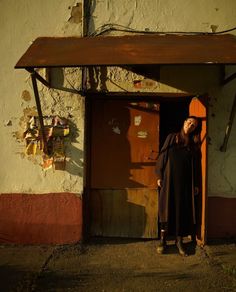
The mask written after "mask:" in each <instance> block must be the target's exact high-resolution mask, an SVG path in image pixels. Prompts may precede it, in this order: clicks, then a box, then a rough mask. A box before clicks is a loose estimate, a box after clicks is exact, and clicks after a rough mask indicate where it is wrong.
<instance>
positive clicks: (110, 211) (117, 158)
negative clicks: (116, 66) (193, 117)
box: [89, 99, 159, 238]
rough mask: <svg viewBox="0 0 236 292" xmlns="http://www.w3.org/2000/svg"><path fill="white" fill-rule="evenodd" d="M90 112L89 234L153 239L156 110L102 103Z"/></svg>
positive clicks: (116, 102) (128, 103) (155, 107)
mask: <svg viewBox="0 0 236 292" xmlns="http://www.w3.org/2000/svg"><path fill="white" fill-rule="evenodd" d="M91 106H92V109H91V119H92V121H91V141H90V145H91V153H90V160H91V169H90V196H89V214H90V234H91V235H96V236H118V237H136V238H155V237H157V232H158V230H157V192H156V176H155V161H156V158H157V152H158V150H159V104H158V103H153V102H146V101H138V102H136V101H131V100H129V101H127V100H106V99H102V100H94V101H93V102H92V105H91Z"/></svg>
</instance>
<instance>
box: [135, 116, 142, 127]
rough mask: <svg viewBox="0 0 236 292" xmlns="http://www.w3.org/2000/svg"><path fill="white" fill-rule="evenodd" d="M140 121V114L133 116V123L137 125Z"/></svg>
mask: <svg viewBox="0 0 236 292" xmlns="http://www.w3.org/2000/svg"><path fill="white" fill-rule="evenodd" d="M141 122H142V116H135V117H134V125H135V126H139V125H140V124H141Z"/></svg>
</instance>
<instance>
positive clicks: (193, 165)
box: [156, 116, 201, 256]
mask: <svg viewBox="0 0 236 292" xmlns="http://www.w3.org/2000/svg"><path fill="white" fill-rule="evenodd" d="M200 132H201V120H200V119H198V118H197V117H195V116H190V117H188V118H187V119H186V120H185V121H184V124H183V127H182V129H181V131H180V132H179V133H172V134H169V135H168V137H167V138H166V141H165V143H164V146H163V147H162V149H161V152H160V155H159V157H158V160H157V165H156V174H157V185H158V188H159V201H158V203H159V221H160V227H161V235H160V237H161V239H160V242H159V245H158V247H157V252H158V253H164V252H165V248H166V234H167V232H168V234H169V235H175V236H176V245H177V247H178V250H179V253H180V254H181V255H183V256H186V255H187V254H186V252H185V250H184V248H183V244H182V237H183V236H187V235H190V234H191V235H192V234H193V233H194V228H195V223H196V220H195V207H194V195H196V194H198V193H199V188H200V185H201V155H200V153H201V152H200Z"/></svg>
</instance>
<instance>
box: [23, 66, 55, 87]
mask: <svg viewBox="0 0 236 292" xmlns="http://www.w3.org/2000/svg"><path fill="white" fill-rule="evenodd" d="M26 70H27V71H28V72H29V73H30V74H34V76H35V78H36V79H38V81H40V82H41V83H43V85H45V86H47V87H48V88H51V86H50V83H49V82H48V81H47V80H45V79H44V78H43V77H42V76H41V75H39V73H38V72H36V71H35V70H34V69H26ZM31 76H32V75H31Z"/></svg>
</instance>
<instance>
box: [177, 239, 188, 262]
mask: <svg viewBox="0 0 236 292" xmlns="http://www.w3.org/2000/svg"><path fill="white" fill-rule="evenodd" d="M176 246H177V248H178V250H179V254H180V255H181V256H185V257H186V256H188V255H187V253H186V251H185V250H184V247H183V239H182V237H181V236H177V238H176Z"/></svg>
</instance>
